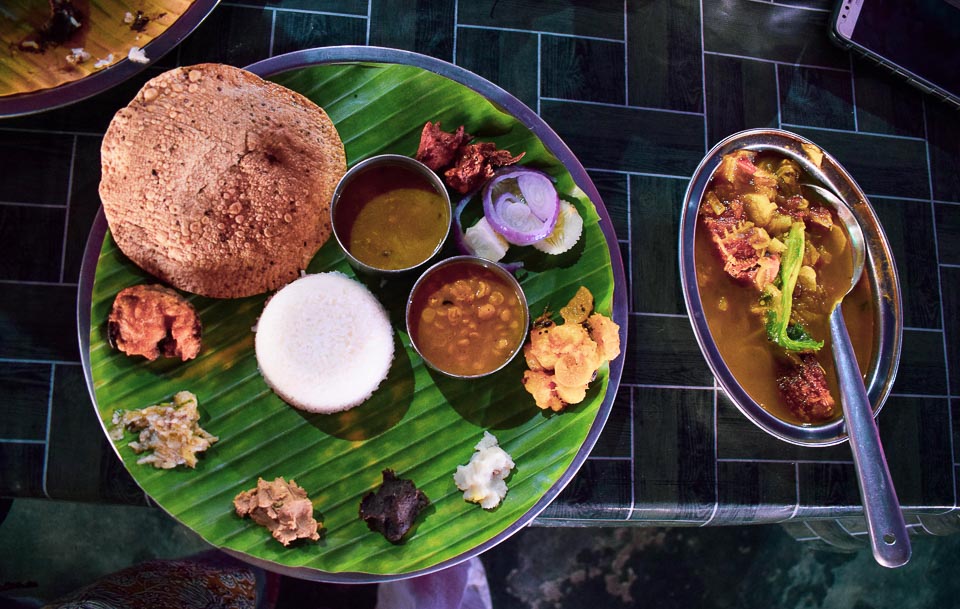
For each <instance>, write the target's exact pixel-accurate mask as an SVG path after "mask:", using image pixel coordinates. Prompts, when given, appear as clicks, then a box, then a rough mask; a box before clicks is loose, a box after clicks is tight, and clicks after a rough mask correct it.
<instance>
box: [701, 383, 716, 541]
mask: <svg viewBox="0 0 960 609" xmlns="http://www.w3.org/2000/svg"><path fill="white" fill-rule="evenodd" d="M718 395H719V389H718V388H717V381H716V379H714V381H713V511H712V512H711V513H710V517H709V518H707V520H706V522H704V523H703V524H701V525H700V526H701V527H705V526H707V525H709V524H710V523H711V522H713V519H714V518H716V517H717V513H718V512H719V511H720V461H719V460H718V458H717V457H718V456H719V452H718V450H719V449H718V445H719V444H720V442H719V440H718V437H719V435H720V434H719V428H718V424H717V421H718V420H719V419H720V408H719V406H718V403H719V398H718Z"/></svg>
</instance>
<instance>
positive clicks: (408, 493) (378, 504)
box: [360, 469, 430, 543]
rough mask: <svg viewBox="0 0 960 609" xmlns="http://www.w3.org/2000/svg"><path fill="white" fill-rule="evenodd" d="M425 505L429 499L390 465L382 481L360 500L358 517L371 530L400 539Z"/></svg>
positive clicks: (390, 538) (388, 539)
mask: <svg viewBox="0 0 960 609" xmlns="http://www.w3.org/2000/svg"><path fill="white" fill-rule="evenodd" d="M428 505H430V500H429V499H428V498H427V496H426V495H425V494H424V493H423V491H421V490H420V489H418V488H417V487H416V485H415V484H414V483H413V481H411V480H405V479H402V478H397V475H396V473H394V471H393V470H392V469H385V470H383V484H381V485H380V486H379V487H378V488H377V490H376V491H371V492H369V493H367V494H366V495H364V496H363V499H362V500H361V501H360V518H361V520H363V521H364V522H366V523H367V527H368V528H369V529H370V530H371V531H376V532H378V533H380V534H382V535H383V536H384V537H386V538H387V541H390V542H391V543H399V542H400V541H401V540H402V539H403V536H404V535H406V534H407V532H408V531H409V530H410V529H411V528H412V527H413V523H414V522H415V521H416V520H417V516H418V515H419V514H420V512H421V511H423V510H424V509H425V508H426V507H427V506H428Z"/></svg>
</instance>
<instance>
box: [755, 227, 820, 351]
mask: <svg viewBox="0 0 960 609" xmlns="http://www.w3.org/2000/svg"><path fill="white" fill-rule="evenodd" d="M803 228H804V227H803V223H802V222H794V223H793V225H791V226H790V232H789V233H788V234H787V238H786V242H785V245H786V250H784V252H783V255H782V256H781V257H780V274H779V276H778V278H777V280H778V283H780V294H779V296H774V298H773V301H772V302H771V306H770V309H769V310H768V311H767V338H769V339H770V340H771V341H773V342H774V343H776V344H778V345H780V346H781V347H783V348H784V349H786V350H788V351H818V350H819V349H820V348H821V347H823V341H818V340H814V339H813V337H811V336H810V335H809V334H807V332H806V330H804V329H803V327H802V326H801V325H799V324H794V325H790V312H791V310H792V309H793V290H794V288H795V287H796V286H797V277H798V276H799V275H800V266H801V265H802V264H803V249H804V233H803Z"/></svg>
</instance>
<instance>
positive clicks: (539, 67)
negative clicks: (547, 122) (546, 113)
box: [537, 34, 543, 116]
mask: <svg viewBox="0 0 960 609" xmlns="http://www.w3.org/2000/svg"><path fill="white" fill-rule="evenodd" d="M541 72H543V35H542V34H537V116H542V115H541V114H540V100H542V99H543V82H542V80H543V79H542V78H541V76H540V74H541Z"/></svg>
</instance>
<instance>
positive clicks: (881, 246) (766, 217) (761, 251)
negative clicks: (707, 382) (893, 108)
mask: <svg viewBox="0 0 960 609" xmlns="http://www.w3.org/2000/svg"><path fill="white" fill-rule="evenodd" d="M801 183H813V184H818V185H820V186H823V187H825V188H827V189H828V190H831V191H833V192H834V193H835V194H837V195H839V196H840V198H841V199H843V200H845V201H846V202H847V203H848V204H849V205H850V206H851V207H852V211H853V214H854V216H855V217H856V219H857V221H858V222H859V224H860V226H861V229H862V230H863V233H864V237H865V241H866V249H867V263H866V267H865V268H864V272H863V275H862V277H861V279H860V281H859V282H858V283H857V285H856V286H855V287H854V289H853V290H852V291H851V292H850V293H849V294H847V295H846V296H845V297H843V301H842V302H843V306H842V312H843V316H844V320H845V322H846V325H847V328H848V330H849V333H850V337H851V341H852V344H853V346H854V352H855V353H856V356H857V361H858V363H859V366H860V370H861V371H862V372H863V376H864V384H865V387H866V388H867V395H868V397H869V399H870V402H871V404H872V406H873V410H874V416H876V414H877V413H879V411H880V409H881V408H882V406H883V404H884V402H885V401H886V399H887V397H888V396H889V395H890V391H891V389H892V387H893V381H894V378H895V377H896V373H897V367H898V364H899V360H900V346H901V339H902V329H903V320H902V312H901V296H900V287H899V279H898V277H897V270H896V266H895V264H894V260H893V254H892V252H891V249H890V244H889V242H888V240H887V237H886V235H885V234H884V232H883V228H882V227H881V225H880V223H879V220H878V218H877V215H876V213H875V212H874V210H873V208H872V206H871V205H870V202H869V201H868V200H867V197H866V195H865V194H864V193H863V191H862V190H861V188H860V187H859V185H857V183H856V182H855V181H854V179H853V177H852V176H851V175H850V174H849V173H848V172H847V171H846V170H845V169H844V168H843V167H842V166H841V165H840V164H839V163H838V162H837V161H836V159H834V158H833V157H832V156H830V154H829V153H828V152H826V151H824V150H823V149H821V148H820V147H819V146H817V145H816V144H815V143H813V142H811V141H809V140H807V139H805V138H803V137H801V136H799V135H796V134H793V133H790V132H787V131H782V130H778V129H753V130H749V131H743V132H740V133H736V134H734V135H731V136H729V137H727V138H726V139H724V140H722V141H721V142H719V143H718V144H717V145H716V146H714V147H713V149H711V150H710V152H708V153H707V155H706V156H705V157H704V158H703V160H702V161H701V163H700V165H699V166H698V167H697V170H696V171H695V172H694V174H693V177H692V178H691V181H690V184H689V186H688V188H687V192H686V195H685V197H684V201H683V210H682V214H681V221H680V224H681V226H680V260H679V262H680V275H681V284H682V287H683V294H684V300H685V302H686V306H687V311H688V314H689V317H690V323H691V325H692V326H693V330H694V334H695V335H696V338H697V342H698V343H699V346H700V349H701V351H702V352H703V354H704V357H705V358H706V361H707V364H708V365H709V366H710V369H711V371H712V372H713V374H714V375H715V377H716V379H717V382H718V383H719V385H720V387H721V388H722V389H723V391H724V393H725V394H726V395H727V397H728V398H729V399H730V400H731V401H732V402H733V404H734V405H735V406H736V407H737V408H738V409H739V410H740V411H741V412H742V413H743V414H744V415H745V416H746V418H747V419H749V420H750V421H752V422H753V423H754V424H756V425H757V426H758V427H760V428H761V429H763V430H764V431H766V432H767V433H769V434H771V435H773V436H775V437H777V438H780V439H781V440H784V441H787V442H790V443H793V444H798V445H805V446H811V445H812V446H828V445H832V444H838V443H840V442H843V441H844V440H846V438H847V436H846V433H845V431H844V424H843V415H842V408H841V404H840V394H839V391H838V387H837V376H836V372H835V369H834V364H833V358H832V357H831V347H832V345H831V343H830V332H829V326H828V317H829V314H830V311H831V310H832V307H833V303H834V302H836V298H837V297H839V296H840V295H842V294H843V292H844V291H846V289H847V287H849V281H850V277H851V269H852V257H851V254H850V246H849V241H848V238H847V235H846V231H845V230H844V229H843V228H842V224H841V223H840V222H839V220H838V218H837V217H836V215H835V212H833V211H832V210H831V209H830V208H829V207H828V206H827V205H826V204H825V203H823V202H820V201H817V200H815V199H814V198H812V197H809V196H807V193H806V191H804V190H803V189H801V188H800V184H801Z"/></svg>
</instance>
